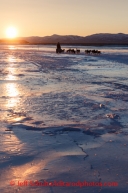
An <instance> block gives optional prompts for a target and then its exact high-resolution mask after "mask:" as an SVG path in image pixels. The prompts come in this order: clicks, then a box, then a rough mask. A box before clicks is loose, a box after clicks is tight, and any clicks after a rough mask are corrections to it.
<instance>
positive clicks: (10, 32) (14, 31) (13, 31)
mask: <svg viewBox="0 0 128 193" xmlns="http://www.w3.org/2000/svg"><path fill="white" fill-rule="evenodd" d="M6 36H7V38H10V39H11V38H16V36H17V29H16V28H15V27H8V28H7V30H6Z"/></svg>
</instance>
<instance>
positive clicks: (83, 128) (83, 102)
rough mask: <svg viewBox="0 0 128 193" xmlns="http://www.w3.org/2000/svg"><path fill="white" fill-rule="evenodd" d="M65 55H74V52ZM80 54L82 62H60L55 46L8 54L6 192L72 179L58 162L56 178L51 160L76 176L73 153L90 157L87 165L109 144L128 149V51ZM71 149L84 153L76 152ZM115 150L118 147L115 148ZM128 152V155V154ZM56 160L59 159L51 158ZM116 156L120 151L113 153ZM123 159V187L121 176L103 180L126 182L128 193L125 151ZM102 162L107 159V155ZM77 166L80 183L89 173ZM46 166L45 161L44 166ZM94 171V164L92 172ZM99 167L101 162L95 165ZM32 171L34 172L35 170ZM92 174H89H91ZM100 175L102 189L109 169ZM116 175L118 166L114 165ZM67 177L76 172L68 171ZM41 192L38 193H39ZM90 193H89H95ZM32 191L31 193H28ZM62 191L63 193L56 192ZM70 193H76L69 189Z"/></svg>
mask: <svg viewBox="0 0 128 193" xmlns="http://www.w3.org/2000/svg"><path fill="white" fill-rule="evenodd" d="M63 48H65V49H68V48H69V46H67V47H66V46H63ZM77 48H80V49H81V53H80V54H66V53H64V54H56V53H55V46H7V45H6V46H0V125H1V127H0V146H1V150H0V158H1V161H0V169H1V171H2V172H1V177H2V180H4V183H3V181H2V184H1V192H9V191H8V188H9V186H10V185H9V182H10V180H15V181H16V180H18V179H20V180H23V179H26V178H27V179H29V178H31V179H35V180H36V179H38V177H39V179H44V177H43V178H42V177H41V176H42V175H44V176H45V179H53V175H55V176H56V178H57V177H58V176H59V175H60V176H61V180H62V178H63V177H64V178H65V174H64V173H63V172H64V171H63V169H62V168H61V165H59V164H60V163H58V162H55V164H53V165H54V166H53V165H52V164H51V165H49V168H50V167H51V168H52V169H53V168H54V170H53V171H52V169H51V174H48V172H47V169H48V168H47V167H46V165H47V164H49V160H51V159H53V160H54V159H57V160H59V159H60V160H61V158H62V160H61V162H62V163H63V164H65V163H69V167H70V169H71V173H72V174H74V167H75V166H74V165H72V163H71V160H69V159H68V160H66V156H67V154H66V152H68V155H73V156H76V157H79V156H80V155H81V156H82V155H83V158H84V160H85V159H90V158H86V157H89V156H90V155H89V151H88V149H91V150H92V149H93V148H94V149H96V148H98V147H101V146H103V144H107V143H108V141H109V142H111V141H113V140H115V141H116V143H117V144H118V140H119V141H120V140H124V143H123V141H120V143H119V144H123V148H124V144H125V145H126V144H127V142H125V140H126V138H125V137H126V136H127V135H128V47H121V46H120V47H112V46H111V47H78V46H77ZM85 49H98V50H100V51H101V52H102V54H101V55H99V56H94V55H85V54H84V50H85ZM71 141H72V142H73V144H74V145H75V146H76V147H77V148H78V150H76V149H75V147H74V146H72V145H71ZM86 143H87V144H88V148H87V147H86ZM61 145H62V147H61ZM64 147H66V149H65V148H64ZM105 147H106V146H105ZM119 147H120V146H119ZM119 147H118V148H119ZM50 148H51V149H50ZM59 148H60V153H58V154H55V152H54V150H53V149H57V151H59ZM107 148H108V149H109V148H114V146H113V145H112V147H111V145H110V146H107V147H106V149H107ZM94 149H93V150H94ZM41 150H42V151H44V154H42V152H41ZM86 150H87V151H88V153H87V152H86ZM97 151H99V150H97ZM126 151H127V150H126V149H125V153H126ZM48 152H49V153H51V157H52V158H51V157H50V156H49V154H48V155H47V153H48ZM112 152H115V150H114V149H112ZM121 152H122V153H120V154H119V155H122V158H121V159H122V160H123V162H121V163H118V164H117V165H118V167H121V165H123V163H124V168H122V170H123V172H122V177H120V179H118V176H116V179H115V177H114V176H113V179H112V178H110V176H109V177H108V176H107V177H106V178H105V176H103V179H105V180H109V181H120V182H121V191H122V193H123V191H124V192H125V189H126V187H125V185H126V183H127V181H126V180H125V179H126V175H127V174H124V171H125V169H126V168H125V164H126V163H125V161H124V160H125V157H123V155H124V151H122V149H121ZM116 153H117V152H116ZM116 153H115V154H116ZM127 153H128V152H127ZM94 154H95V153H94ZM115 154H114V155H115ZM117 154H118V153H117ZM101 155H102V156H103V150H102V151H101ZM107 155H108V154H107ZM119 155H118V156H119ZM127 155H128V154H127ZM45 156H46V158H45ZM108 156H110V155H108ZM115 157H116V155H115ZM63 158H64V159H65V161H64V159H63ZM100 158H101V156H100ZM100 158H99V160H100ZM74 159H75V158H74V157H73V164H74V163H75V162H76V165H77V166H78V171H77V172H76V173H75V175H77V174H78V173H79V172H81V174H82V167H83V166H82V165H81V167H80V165H79V163H77V161H74ZM104 159H105V157H103V160H104ZM106 159H107V158H106ZM115 159H116V158H115ZM40 160H45V161H44V162H43V165H41V166H40V164H41V163H40ZM92 160H94V159H93V158H92ZM34 161H35V165H34V166H33V165H32V164H33V163H34ZM114 161H115V160H114ZM37 162H38V163H37ZM53 162H54V161H53ZM84 162H85V161H84ZM104 162H105V161H104ZM19 163H20V164H19ZM92 163H93V161H92V162H91V160H90V161H89V162H88V163H87V165H88V164H90V165H92ZM96 163H98V160H97V162H94V165H95V164H96ZM82 164H83V163H82ZM57 165H58V167H60V170H61V169H62V173H61V174H60V173H59V175H58V176H57V174H55V170H56V169H55V167H57ZM70 165H71V166H70ZM108 165H109V163H108ZM110 165H111V162H110ZM30 166H31V169H30V168H28V167H30ZM52 166H53V167H52ZM40 167H41V168H43V169H44V170H43V172H44V173H45V174H44V173H41V174H40V175H39V172H40V169H39V168H40ZM79 167H80V168H79ZM90 167H91V166H88V172H89V169H90ZM105 167H106V166H105ZM107 167H108V168H109V166H107ZM92 168H93V166H92ZM97 168H98V169H97V170H96V171H97V172H95V173H96V175H94V176H98V175H99V177H97V178H96V179H97V181H99V180H100V181H102V177H101V176H100V174H98V171H99V170H100V169H101V170H102V172H103V168H104V167H103V168H100V166H98V165H97ZM111 168H114V166H113V165H111ZM65 169H66V168H65ZM26 170H27V172H26ZM22 171H23V172H22ZM48 171H50V169H48ZM91 171H92V169H91ZM115 171H116V172H115ZM65 172H68V169H67V170H65ZM113 172H115V173H118V172H119V173H120V174H121V171H118V172H117V170H114V169H113ZM115 173H114V175H116V174H115ZM38 175H39V176H38ZM67 175H68V174H67ZM109 175H110V174H109ZM3 176H4V177H3ZM69 176H70V175H69ZM73 176H74V175H73ZM58 178H59V177H58ZM73 178H74V180H76V178H75V177H73ZM81 178H82V175H81ZM79 179H80V177H79ZM88 179H89V180H90V181H92V178H91V176H88ZM81 180H82V179H81ZM86 180H87V176H86ZM93 180H94V179H93ZM76 181H77V180H76ZM4 184H5V185H4ZM124 187H125V188H124ZM11 188H13V189H12V190H10V192H11V191H12V192H17V191H20V192H22V191H23V189H22V188H21V187H20V188H19V187H18V188H17V187H16V186H15V187H14V186H13V187H11ZM27 188H28V187H27ZM38 188H39V187H37V190H38ZM118 188H119V189H120V187H118ZM97 189H98V188H93V191H92V192H94V193H95V192H97V191H98V190H97ZM37 190H35V189H32V190H31V192H37ZM86 190H87V192H89V190H88V189H87V188H86ZM24 191H26V192H27V191H28V190H27V189H25V188H24ZM24 191H23V192H24ZM41 191H42V192H50V193H53V192H54V190H53V189H51V187H50V190H49V189H45V190H44V191H43V190H42V189H41V190H40V189H39V190H38V192H41ZM59 191H60V190H59V189H58V191H55V192H59ZM105 191H106V192H107V191H109V190H104V189H103V190H102V191H101V192H104V193H106V192H105ZM64 192H68V189H65V190H64ZM74 192H75V189H74ZM76 192H81V193H82V190H81V189H79V188H78V190H76ZM110 192H112V191H110ZM116 192H118V189H116ZM113 193H115V192H113Z"/></svg>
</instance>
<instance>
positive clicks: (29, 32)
mask: <svg viewBox="0 0 128 193" xmlns="http://www.w3.org/2000/svg"><path fill="white" fill-rule="evenodd" d="M127 9H128V0H63V1H62V0H0V38H5V37H6V33H5V31H6V29H7V28H8V27H9V26H14V27H16V28H17V30H18V36H19V37H21V36H22V37H23V36H24V37H25V36H46V35H52V34H59V35H81V36H86V35H90V34H94V33H120V32H122V33H127V34H128V11H127Z"/></svg>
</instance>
